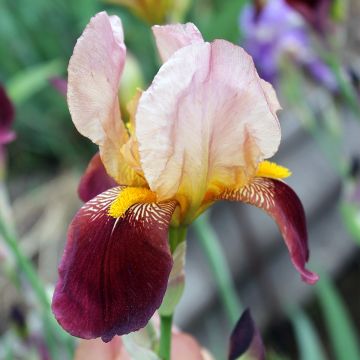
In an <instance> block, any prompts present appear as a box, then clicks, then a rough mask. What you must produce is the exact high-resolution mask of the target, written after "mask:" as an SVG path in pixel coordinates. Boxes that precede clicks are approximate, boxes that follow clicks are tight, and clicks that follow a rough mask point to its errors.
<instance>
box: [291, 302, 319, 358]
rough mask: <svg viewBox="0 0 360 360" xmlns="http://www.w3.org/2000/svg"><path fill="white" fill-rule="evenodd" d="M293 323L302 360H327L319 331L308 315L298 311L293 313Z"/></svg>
mask: <svg viewBox="0 0 360 360" xmlns="http://www.w3.org/2000/svg"><path fill="white" fill-rule="evenodd" d="M291 321H292V323H293V326H294V330H295V337H296V342H297V345H298V348H299V353H300V360H326V356H325V353H324V350H323V347H322V345H321V342H320V339H319V336H318V334H317V331H316V329H315V327H314V325H313V324H312V322H311V320H310V319H309V318H308V317H307V315H306V314H305V313H304V312H303V311H301V310H300V309H298V310H297V311H295V312H292V315H291Z"/></svg>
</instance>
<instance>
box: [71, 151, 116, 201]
mask: <svg viewBox="0 0 360 360" xmlns="http://www.w3.org/2000/svg"><path fill="white" fill-rule="evenodd" d="M117 185H118V184H117V183H116V181H115V180H114V179H113V178H112V177H110V176H109V175H108V174H107V172H106V170H105V167H104V164H103V163H102V161H101V158H100V154H99V153H96V154H95V155H94V156H93V157H92V159H91V160H90V162H89V165H88V167H87V168H86V170H85V173H84V175H83V176H82V178H81V180H80V183H79V187H78V194H79V197H80V199H81V200H82V201H84V202H87V201H89V200H91V199H92V198H94V197H95V196H97V195H99V194H101V193H102V192H104V191H106V190H108V189H110V188H112V187H114V186H117Z"/></svg>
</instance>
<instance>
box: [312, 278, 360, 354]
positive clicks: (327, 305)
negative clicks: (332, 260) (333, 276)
mask: <svg viewBox="0 0 360 360" xmlns="http://www.w3.org/2000/svg"><path fill="white" fill-rule="evenodd" d="M316 289H317V296H318V298H319V301H320V306H321V310H322V313H323V315H324V320H325V323H326V328H327V331H328V334H329V337H330V343H331V346H332V348H333V351H334V354H335V358H336V359H337V360H349V359H360V348H359V343H358V341H357V334H356V331H355V328H354V325H353V323H352V321H351V318H350V316H349V313H348V311H347V309H346V306H345V304H344V302H343V300H342V298H341V296H340V294H339V293H338V291H337V290H336V288H335V287H334V285H333V284H332V282H331V280H330V279H329V278H328V277H327V276H326V275H324V274H322V275H321V280H320V281H319V284H318V286H317V287H316Z"/></svg>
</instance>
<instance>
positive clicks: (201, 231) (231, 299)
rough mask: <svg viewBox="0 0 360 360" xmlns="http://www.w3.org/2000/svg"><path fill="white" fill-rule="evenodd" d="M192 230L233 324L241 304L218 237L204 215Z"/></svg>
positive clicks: (237, 317)
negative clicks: (198, 241)
mask: <svg viewBox="0 0 360 360" xmlns="http://www.w3.org/2000/svg"><path fill="white" fill-rule="evenodd" d="M194 230H195V232H196V235H197V237H198V238H199V240H200V244H201V246H202V248H203V250H204V252H205V254H206V257H207V260H208V263H209V266H210V269H211V271H212V274H213V276H214V279H215V281H216V283H217V285H218V288H219V291H220V296H221V300H222V302H223V305H224V308H225V311H226V314H227V316H228V319H229V321H230V323H231V325H235V323H236V322H237V320H238V319H239V315H240V311H241V308H242V306H241V303H240V301H239V299H238V297H237V294H236V290H235V286H234V283H233V280H232V276H231V273H230V270H229V267H228V264H227V261H226V258H225V254H224V252H223V250H222V248H221V246H220V243H219V239H218V237H217V235H216V233H215V231H214V230H213V229H212V227H211V225H210V223H209V221H208V219H207V216H206V215H203V216H202V217H200V218H199V219H198V220H196V221H195V223H194Z"/></svg>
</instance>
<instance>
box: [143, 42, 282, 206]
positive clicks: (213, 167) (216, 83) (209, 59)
mask: <svg viewBox="0 0 360 360" xmlns="http://www.w3.org/2000/svg"><path fill="white" fill-rule="evenodd" d="M264 84H265V83H264V82H263V81H260V79H259V76H258V74H257V72H256V70H255V66H254V64H253V61H252V59H251V57H250V56H249V55H248V54H247V53H246V52H245V51H244V50H243V49H242V48H240V47H238V46H235V45H233V44H231V43H229V42H227V41H222V40H217V41H215V42H213V43H211V44H209V43H201V44H200V43H197V44H192V45H189V46H186V47H184V48H182V49H180V50H178V51H177V52H176V53H175V54H174V55H173V56H172V57H171V58H170V59H169V60H168V61H167V62H166V63H165V64H164V65H163V66H162V67H161V69H160V71H159V73H158V74H157V75H156V77H155V79H154V81H153V83H152V85H151V86H150V87H149V89H148V90H147V91H145V92H144V93H143V95H142V97H141V98H140V101H139V106H138V111H137V115H136V122H137V128H136V135H137V139H138V142H139V151H140V158H141V162H142V168H143V171H144V174H145V177H146V179H147V181H148V183H149V185H150V188H151V189H152V190H153V191H156V192H157V193H158V195H159V197H160V198H168V197H172V196H174V194H176V193H179V192H180V193H183V194H184V195H185V196H187V197H188V198H189V199H190V200H191V202H193V205H195V206H197V205H198V204H199V203H200V202H201V201H202V199H203V197H204V193H205V192H206V190H208V189H209V187H210V188H211V187H217V186H219V187H221V186H224V187H234V186H236V185H239V184H243V183H244V181H246V180H247V179H248V177H249V176H251V175H252V174H253V173H254V171H255V170H256V166H257V163H258V162H259V161H261V160H263V159H264V158H268V157H271V156H272V155H273V154H274V153H275V152H276V150H277V148H278V146H279V142H280V126H279V122H278V119H277V117H276V110H277V109H278V102H277V101H276V102H275V99H276V96H275V95H274V92H273V91H270V85H266V86H265V85H264Z"/></svg>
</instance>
